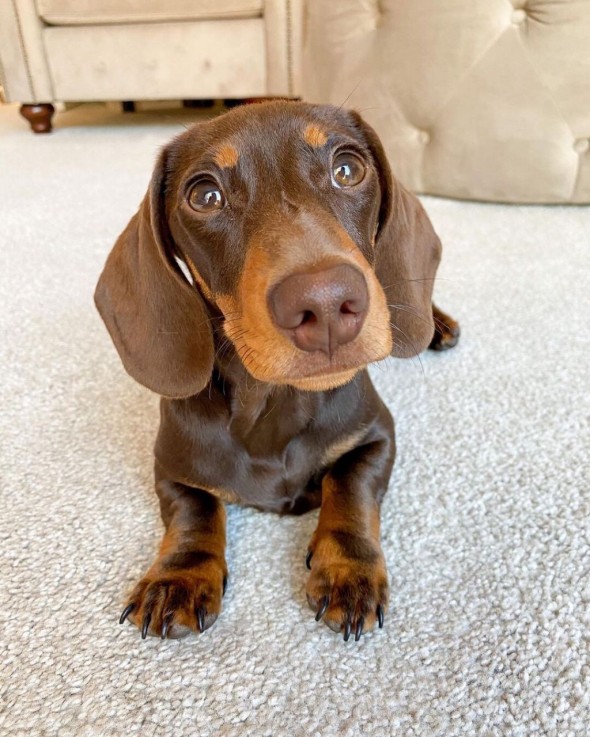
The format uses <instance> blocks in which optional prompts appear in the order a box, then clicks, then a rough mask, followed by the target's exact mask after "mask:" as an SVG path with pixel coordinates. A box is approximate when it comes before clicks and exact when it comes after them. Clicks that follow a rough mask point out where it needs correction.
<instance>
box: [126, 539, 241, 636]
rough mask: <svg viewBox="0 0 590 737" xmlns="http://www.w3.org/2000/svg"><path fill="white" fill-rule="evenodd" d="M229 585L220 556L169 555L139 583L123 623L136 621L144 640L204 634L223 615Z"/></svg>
mask: <svg viewBox="0 0 590 737" xmlns="http://www.w3.org/2000/svg"><path fill="white" fill-rule="evenodd" d="M226 583H227V568H226V565H225V561H224V560H222V559H221V560H220V559H219V558H217V557H216V556H213V555H211V554H209V553H204V552H192V553H177V554H174V555H171V556H168V557H167V558H164V559H163V560H160V561H158V562H157V563H156V564H155V565H154V566H152V568H151V569H150V570H149V571H148V573H147V574H146V575H145V576H144V578H142V579H141V581H140V582H139V583H138V584H137V586H136V587H135V589H134V590H133V592H132V593H131V596H130V597H129V601H128V604H127V606H126V607H125V609H124V610H123V613H122V614H121V618H120V620H119V621H120V623H121V624H123V622H124V621H125V620H126V619H129V620H130V621H132V622H133V623H134V624H135V625H136V626H137V627H139V629H140V630H141V636H142V638H144V639H145V638H146V636H147V635H155V636H157V635H159V636H160V637H161V638H162V639H163V640H165V639H166V638H168V637H169V638H179V637H184V636H185V635H188V634H189V633H190V632H191V631H193V632H204V631H205V630H206V629H208V628H209V627H211V625H212V624H213V623H214V622H215V620H216V619H217V617H218V616H219V614H220V612H221V600H222V597H223V594H224V593H225V586H226Z"/></svg>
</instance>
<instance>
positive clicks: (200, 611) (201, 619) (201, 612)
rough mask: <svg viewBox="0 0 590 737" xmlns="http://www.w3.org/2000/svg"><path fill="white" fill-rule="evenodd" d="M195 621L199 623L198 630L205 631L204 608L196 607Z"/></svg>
mask: <svg viewBox="0 0 590 737" xmlns="http://www.w3.org/2000/svg"><path fill="white" fill-rule="evenodd" d="M197 622H198V623H199V631H200V632H204V631H205V610H204V609H203V607H199V608H198V609H197Z"/></svg>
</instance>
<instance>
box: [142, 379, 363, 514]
mask: <svg viewBox="0 0 590 737" xmlns="http://www.w3.org/2000/svg"><path fill="white" fill-rule="evenodd" d="M358 397H359V393H358V388H354V387H350V388H342V389H341V390H336V392H333V393H332V394H327V393H313V392H299V391H297V390H292V389H290V388H289V387H282V388H279V389H277V388H276V387H275V388H274V389H273V391H269V390H268V388H264V387H260V386H257V385H254V386H244V387H240V389H239V390H234V391H232V392H231V394H230V393H229V392H225V393H221V392H219V391H215V388H212V391H211V393H209V392H203V393H202V395H200V396H199V397H195V398H192V399H191V400H181V401H173V402H167V401H164V402H163V405H162V424H161V427H160V435H159V439H158V442H157V444H156V456H157V457H158V460H159V461H160V463H161V465H162V466H163V467H165V468H166V469H169V473H170V476H171V478H173V479H177V480H179V481H182V482H183V483H186V484H188V485H190V486H194V487H197V488H203V489H205V490H207V491H210V492H211V493H213V494H215V495H216V496H218V497H219V498H221V499H223V500H224V501H233V502H239V503H242V504H247V505H252V506H256V507H259V508H263V509H268V510H275V511H285V510H288V509H289V507H290V505H291V504H292V503H294V501H295V500H296V499H297V498H298V497H300V496H301V495H302V494H305V493H307V492H309V490H310V488H312V487H313V486H315V485H317V484H318V481H319V478H320V477H321V472H322V470H324V469H325V468H326V467H327V466H328V465H329V464H330V463H331V462H333V461H334V460H335V454H334V448H339V451H338V454H340V453H341V452H346V450H347V449H349V448H348V447H347V448H344V447H340V446H341V445H342V443H343V441H344V443H345V444H346V441H347V439H349V438H350V437H353V435H354V433H355V432H356V433H357V434H358V427H354V426H353V421H352V418H353V417H354V418H356V419H359V417H360V413H358V412H357V411H356V403H357V401H358Z"/></svg>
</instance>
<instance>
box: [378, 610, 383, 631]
mask: <svg viewBox="0 0 590 737" xmlns="http://www.w3.org/2000/svg"><path fill="white" fill-rule="evenodd" d="M383 616H384V615H383V607H382V606H381V604H379V606H378V607H377V619H378V620H379V629H380V630H381V629H383Z"/></svg>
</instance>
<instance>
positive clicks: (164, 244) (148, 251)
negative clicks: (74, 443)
mask: <svg viewBox="0 0 590 737" xmlns="http://www.w3.org/2000/svg"><path fill="white" fill-rule="evenodd" d="M166 159H167V151H166V149H164V151H162V153H161V154H160V156H159V158H158V162H157V164H156V168H155V170H154V174H153V176H152V181H151V183H150V187H149V189H148V192H147V194H146V196H145V197H144V199H143V202H142V204H141V206H140V208H139V211H138V212H137V213H136V214H135V215H134V216H133V218H132V219H131V221H130V222H129V224H128V225H127V227H126V228H125V230H124V231H123V233H122V234H121V235H120V236H119V238H118V240H117V242H116V243H115V245H114V247H113V250H112V251H111V253H110V255H109V257H108V259H107V262H106V264H105V267H104V270H103V272H102V274H101V276H100V279H99V281H98V285H97V287H96V292H95V294H94V300H95V302H96V306H97V308H98V311H99V312H100V315H101V317H102V319H103V320H104V322H105V325H106V326H107V329H108V331H109V333H110V335H111V338H112V339H113V343H114V344H115V347H116V348H117V351H118V352H119V355H120V356H121V360H122V361H123V365H124V366H125V369H126V370H127V372H128V373H129V374H130V375H131V376H132V377H133V378H134V379H136V380H137V381H138V382H139V383H140V384H143V385H144V386H147V387H148V389H151V390H152V391H155V392H157V393H158V394H162V395H163V396H166V397H172V398H181V397H189V396H192V395H193V394H197V393H198V392H199V391H201V389H203V388H204V387H205V386H206V385H207V383H208V381H209V378H210V376H211V372H212V370H213V356H214V353H213V336H212V333H211V328H210V326H209V320H208V317H207V312H206V309H205V305H204V302H203V300H202V298H201V297H200V295H199V294H198V292H197V291H196V289H195V288H194V287H193V286H192V285H191V284H189V283H188V281H187V280H186V279H185V278H184V276H183V274H182V273H181V271H180V269H179V268H178V266H177V264H176V262H175V260H174V255H175V248H174V243H173V241H172V237H171V235H170V232H169V229H168V226H167V222H166V212H165V199H164V198H165V189H166Z"/></svg>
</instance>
